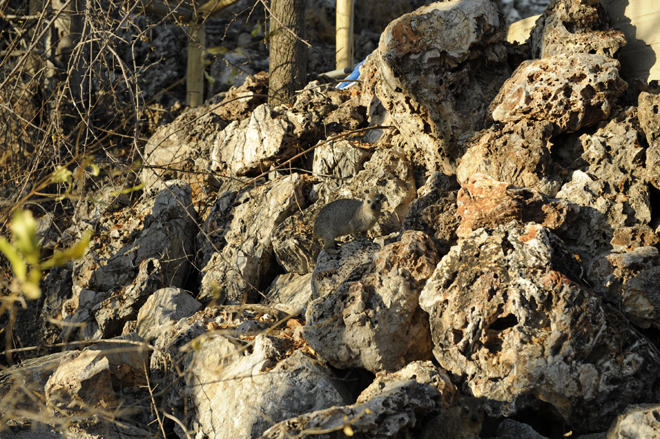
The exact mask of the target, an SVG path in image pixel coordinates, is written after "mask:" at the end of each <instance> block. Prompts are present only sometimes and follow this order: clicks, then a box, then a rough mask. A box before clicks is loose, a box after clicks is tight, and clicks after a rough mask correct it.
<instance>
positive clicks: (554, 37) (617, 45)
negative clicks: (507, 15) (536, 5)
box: [530, 0, 626, 58]
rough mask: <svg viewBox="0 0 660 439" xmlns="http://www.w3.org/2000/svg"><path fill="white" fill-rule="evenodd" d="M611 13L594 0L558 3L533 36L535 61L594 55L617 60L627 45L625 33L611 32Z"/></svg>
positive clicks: (542, 19)
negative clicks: (560, 56) (552, 57)
mask: <svg viewBox="0 0 660 439" xmlns="http://www.w3.org/2000/svg"><path fill="white" fill-rule="evenodd" d="M609 22H610V20H609V18H608V16H607V12H606V11H605V9H604V8H603V7H602V6H601V5H600V3H599V2H595V1H592V0H578V1H572V0H555V1H554V2H552V4H551V5H550V6H549V7H548V9H546V10H545V12H544V13H543V14H542V15H541V17H540V18H539V19H538V20H537V21H536V26H535V27H534V29H533V30H532V32H531V35H530V45H531V47H532V54H533V56H534V57H535V58H548V57H551V56H555V55H574V54H578V53H593V54H598V55H605V56H608V57H610V58H616V57H617V55H618V53H619V51H620V50H621V49H622V48H623V46H625V45H626V38H625V36H624V35H623V32H621V31H619V30H614V29H610V26H609Z"/></svg>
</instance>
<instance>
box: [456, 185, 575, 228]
mask: <svg viewBox="0 0 660 439" xmlns="http://www.w3.org/2000/svg"><path fill="white" fill-rule="evenodd" d="M456 204H457V206H458V211H457V213H458V215H460V216H461V225H460V227H459V228H458V230H457V231H456V235H458V236H459V237H460V238H464V237H466V236H468V235H469V234H470V233H472V232H473V231H474V230H476V229H479V228H482V227H483V228H486V229H494V228H495V227H497V226H499V225H505V224H507V223H509V222H511V221H519V222H521V223H529V222H534V223H538V224H541V225H543V226H545V227H548V228H550V229H562V228H565V223H566V222H567V217H568V219H571V220H572V219H574V218H573V217H574V215H573V212H574V211H575V210H578V209H579V208H578V207H577V206H573V205H572V203H570V202H567V201H565V200H549V199H548V198H547V197H545V196H544V195H543V194H541V193H539V192H538V191H536V190H534V189H527V188H517V187H514V186H512V185H510V184H508V183H504V182H501V181H495V180H494V179H493V178H492V177H490V176H488V175H483V174H475V175H473V176H472V177H470V179H469V180H468V181H467V183H466V184H465V185H464V186H463V187H462V188H461V190H460V191H458V198H457V200H456Z"/></svg>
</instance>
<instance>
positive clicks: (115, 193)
mask: <svg viewBox="0 0 660 439" xmlns="http://www.w3.org/2000/svg"><path fill="white" fill-rule="evenodd" d="M204 74H205V75H206V74H207V73H206V72H204ZM143 188H144V183H140V184H138V185H137V186H133V187H128V188H126V189H122V190H120V191H114V192H111V193H110V195H111V196H113V197H116V196H117V195H121V194H130V193H131V192H135V191H141V190H142V189H143Z"/></svg>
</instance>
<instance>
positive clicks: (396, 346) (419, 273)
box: [303, 231, 439, 372]
mask: <svg viewBox="0 0 660 439" xmlns="http://www.w3.org/2000/svg"><path fill="white" fill-rule="evenodd" d="M364 256H365V259H366V260H365V261H364V263H363V264H362V265H360V266H358V267H356V270H352V271H349V270H350V268H348V269H346V268H345V267H344V266H342V267H341V269H342V270H345V272H344V273H345V275H348V277H347V278H345V279H346V280H345V281H343V282H342V283H341V284H340V283H334V285H332V286H330V285H329V284H330V282H326V288H327V290H328V293H325V292H324V291H322V292H321V296H320V297H319V298H318V299H316V300H314V301H313V302H311V303H310V304H309V305H308V306H307V314H306V320H307V322H306V325H305V327H304V331H303V336H304V337H305V339H306V340H307V341H308V342H309V344H310V345H311V346H312V348H313V349H314V350H315V351H316V352H318V354H319V355H320V356H321V358H323V359H324V360H325V361H327V362H329V363H330V364H332V365H333V366H334V367H337V368H340V369H346V368H364V369H367V370H369V371H371V372H379V371H395V370H398V369H400V368H401V367H403V366H405V365H406V364H407V363H409V362H410V361H414V360H426V359H428V357H429V355H430V349H431V343H430V339H429V333H428V326H427V325H428V320H427V318H426V315H425V314H424V313H423V312H422V310H421V309H420V308H419V306H418V303H417V297H418V292H419V291H420V290H421V288H422V286H423V284H424V282H425V280H426V279H427V278H428V276H430V275H431V272H432V271H433V269H434V268H435V265H436V264H437V262H438V259H439V258H438V254H437V252H436V250H435V247H434V246H433V242H432V241H431V240H430V238H429V237H428V236H426V235H425V234H424V233H422V232H416V231H407V232H405V233H404V234H403V235H402V237H401V240H400V241H398V242H395V243H392V244H389V245H387V246H385V247H384V248H383V249H382V250H379V251H377V252H375V253H371V252H369V253H365V254H364ZM319 265H320V264H319ZM354 266H355V264H352V265H350V266H349V267H354ZM328 274H329V275H335V272H334V270H329V272H328ZM314 276H315V277H319V278H323V274H322V273H321V272H320V271H319V272H318V273H316V272H315V273H314ZM336 277H339V276H336ZM341 280H343V279H341ZM333 289H334V292H332V294H329V292H330V291H331V290H333Z"/></svg>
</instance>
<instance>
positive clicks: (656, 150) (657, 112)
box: [638, 92, 660, 189]
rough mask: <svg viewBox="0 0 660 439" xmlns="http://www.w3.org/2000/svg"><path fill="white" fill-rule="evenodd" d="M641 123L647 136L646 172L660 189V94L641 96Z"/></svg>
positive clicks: (645, 93) (649, 178)
mask: <svg viewBox="0 0 660 439" xmlns="http://www.w3.org/2000/svg"><path fill="white" fill-rule="evenodd" d="M638 108H639V113H638V116H639V122H640V125H641V126H642V128H643V130H644V133H645V134H646V140H647V142H648V144H649V148H648V149H647V150H646V170H647V179H648V181H649V183H651V184H653V186H655V188H656V189H660V94H650V93H647V92H642V93H640V94H639V107H638Z"/></svg>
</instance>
